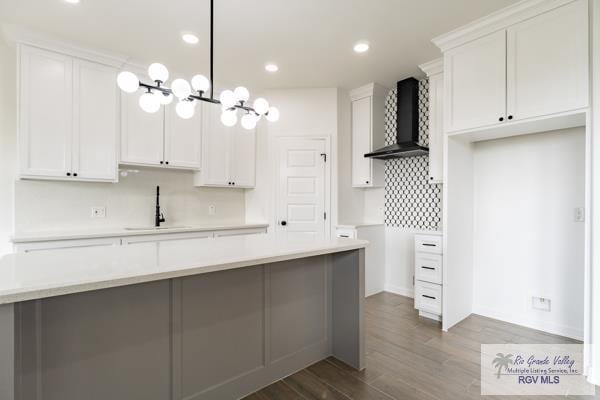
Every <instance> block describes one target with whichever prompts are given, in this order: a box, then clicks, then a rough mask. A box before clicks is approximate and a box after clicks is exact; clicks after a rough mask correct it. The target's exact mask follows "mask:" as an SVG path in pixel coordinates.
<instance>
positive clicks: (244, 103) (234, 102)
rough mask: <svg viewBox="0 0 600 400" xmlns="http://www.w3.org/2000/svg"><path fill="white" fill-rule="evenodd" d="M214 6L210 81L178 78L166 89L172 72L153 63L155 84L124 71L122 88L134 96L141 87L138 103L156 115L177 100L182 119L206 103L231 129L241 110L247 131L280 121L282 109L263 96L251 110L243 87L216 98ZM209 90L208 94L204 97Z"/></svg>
mask: <svg viewBox="0 0 600 400" xmlns="http://www.w3.org/2000/svg"><path fill="white" fill-rule="evenodd" d="M213 3H214V0H210V80H209V79H208V78H206V77H205V76H204V75H195V76H194V77H193V78H192V80H191V85H190V83H188V81H186V80H185V79H175V80H174V81H173V82H171V87H170V88H169V87H167V86H165V83H166V82H167V80H168V79H169V70H168V69H167V67H165V66H164V65H162V64H159V63H154V64H151V65H150V66H149V67H148V76H149V77H150V79H151V80H152V81H153V82H154V83H144V82H142V81H140V80H139V79H138V77H137V76H136V75H135V74H134V73H132V72H129V71H123V72H121V73H120V74H119V75H118V76H117V84H118V85H119V88H121V90H122V91H124V92H126V93H135V92H137V91H138V90H139V89H140V88H142V89H143V90H144V93H142V95H141V96H140V100H139V104H140V107H141V108H142V109H143V110H144V111H146V112H148V113H155V112H157V111H158V110H160V107H161V105H168V104H171V103H172V102H173V100H174V97H176V98H177V99H178V103H177V106H176V108H175V111H176V112H177V115H179V117H181V118H183V119H190V118H192V117H193V116H194V113H195V109H196V101H204V102H207V103H213V104H217V105H218V104H220V105H221V109H222V113H221V122H222V123H223V125H225V126H228V127H232V126H235V124H237V121H238V110H241V111H242V113H243V115H242V118H241V124H242V126H243V127H244V128H245V129H254V128H255V127H256V123H257V122H258V121H259V120H260V119H261V118H262V116H263V115H264V116H265V118H266V119H267V120H268V121H270V122H276V121H277V120H279V110H278V109H277V108H276V107H270V106H269V103H268V102H267V100H265V99H263V98H262V97H259V98H257V99H256V100H254V102H253V103H252V107H249V106H248V101H249V100H250V92H249V91H248V89H246V88H245V87H243V86H239V87H237V88H235V90H233V91H232V90H224V91H222V92H221V94H220V96H219V100H217V99H215V98H214V88H213V83H214V73H213V70H214V68H213V35H214V29H213V22H214V14H213V6H214V4H213ZM209 89H210V93H209V95H208V96H205V93H207V91H208V90H209Z"/></svg>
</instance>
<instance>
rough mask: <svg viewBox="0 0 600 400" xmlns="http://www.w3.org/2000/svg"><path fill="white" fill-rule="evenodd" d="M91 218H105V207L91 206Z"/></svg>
mask: <svg viewBox="0 0 600 400" xmlns="http://www.w3.org/2000/svg"><path fill="white" fill-rule="evenodd" d="M92 218H106V207H92Z"/></svg>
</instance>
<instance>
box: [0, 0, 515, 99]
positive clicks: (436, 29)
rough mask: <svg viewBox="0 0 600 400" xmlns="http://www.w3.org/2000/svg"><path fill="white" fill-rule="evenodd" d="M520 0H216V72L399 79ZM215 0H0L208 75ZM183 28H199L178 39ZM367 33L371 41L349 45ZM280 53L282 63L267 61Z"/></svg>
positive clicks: (283, 79)
mask: <svg viewBox="0 0 600 400" xmlns="http://www.w3.org/2000/svg"><path fill="white" fill-rule="evenodd" d="M515 2H517V0H296V1H291V0H255V1H249V0H215V4H216V5H215V73H216V80H217V81H220V82H228V83H229V84H232V85H234V84H244V85H245V86H248V87H250V88H252V89H254V90H256V89H270V88H290V87H296V88H297V87H344V88H354V87H357V86H360V85H362V84H365V83H368V82H373V81H375V82H379V83H381V84H384V85H386V86H388V87H393V86H394V84H395V82H396V81H398V80H400V79H403V78H406V77H408V76H411V75H415V76H420V75H422V73H421V72H420V71H419V69H418V68H417V66H418V65H419V64H420V63H423V62H426V61H430V60H432V59H434V58H437V57H439V56H440V53H439V51H438V50H437V49H436V47H435V46H434V45H433V44H432V43H431V41H430V40H431V39H432V38H433V37H435V36H437V35H439V34H442V33H445V32H447V31H449V30H452V29H454V28H457V27H459V26H461V25H462V24H465V23H467V22H470V21H472V20H474V19H477V18H479V17H482V16H484V15H486V14H489V13H490V12H493V11H495V10H498V9H500V8H502V7H505V6H507V5H510V4H512V3H515ZM208 9H209V0H121V1H118V0H81V3H80V4H78V5H71V4H67V3H66V2H64V0H0V23H10V24H15V25H21V26H23V27H26V28H30V29H34V30H38V31H41V32H44V33H46V32H47V33H50V34H52V35H53V36H58V37H61V38H63V39H67V40H69V41H71V42H73V43H75V44H79V45H84V46H93V47H95V48H98V49H102V50H108V51H114V52H117V53H119V54H124V55H128V56H130V57H131V58H132V59H134V60H138V61H141V62H144V63H150V62H154V61H158V62H162V63H164V64H165V65H167V67H169V68H170V69H172V70H177V71H181V72H185V73H192V72H195V73H203V74H205V75H208V54H209V53H208V39H209V25H208V24H209V14H208ZM182 31H193V32H196V33H197V34H198V36H199V37H200V43H199V44H198V45H196V46H191V45H188V44H185V43H183V42H182V41H181V32H182ZM359 40H368V41H369V42H370V44H371V49H370V51H369V52H368V53H366V54H361V55H359V54H355V53H354V52H353V51H352V46H353V44H354V43H355V42H357V41H359ZM266 62H275V63H277V64H278V65H279V67H280V71H279V72H278V73H275V74H271V73H267V72H266V71H265V70H264V64H265V63H266Z"/></svg>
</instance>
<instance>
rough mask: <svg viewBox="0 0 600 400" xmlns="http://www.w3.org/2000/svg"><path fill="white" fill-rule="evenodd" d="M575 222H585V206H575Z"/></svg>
mask: <svg viewBox="0 0 600 400" xmlns="http://www.w3.org/2000/svg"><path fill="white" fill-rule="evenodd" d="M575 222H585V209H584V208H583V207H577V208H575Z"/></svg>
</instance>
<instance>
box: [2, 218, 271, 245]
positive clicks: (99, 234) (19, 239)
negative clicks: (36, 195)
mask: <svg viewBox="0 0 600 400" xmlns="http://www.w3.org/2000/svg"><path fill="white" fill-rule="evenodd" d="M268 226H269V224H266V223H256V224H221V225H216V224H214V225H190V226H183V227H174V228H169V227H168V225H165V229H153V228H149V229H127V228H100V229H88V230H71V231H52V232H44V231H40V232H20V233H15V234H14V235H13V236H12V237H11V240H12V242H13V243H32V242H47V241H54V240H78V239H97V238H109V237H126V236H143V235H164V234H170V233H188V232H189V233H192V232H206V231H222V230H233V229H253V228H267V227H268ZM132 228H136V227H135V226H133V227H132Z"/></svg>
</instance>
